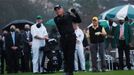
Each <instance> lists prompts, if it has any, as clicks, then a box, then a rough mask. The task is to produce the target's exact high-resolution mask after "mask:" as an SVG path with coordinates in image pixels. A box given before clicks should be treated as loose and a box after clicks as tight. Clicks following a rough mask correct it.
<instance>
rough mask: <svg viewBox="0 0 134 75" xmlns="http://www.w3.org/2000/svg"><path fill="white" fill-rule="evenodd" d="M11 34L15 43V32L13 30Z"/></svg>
mask: <svg viewBox="0 0 134 75" xmlns="http://www.w3.org/2000/svg"><path fill="white" fill-rule="evenodd" d="M11 36H12V40H13V44H14V45H15V32H11Z"/></svg>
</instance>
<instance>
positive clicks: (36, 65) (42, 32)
mask: <svg viewBox="0 0 134 75" xmlns="http://www.w3.org/2000/svg"><path fill="white" fill-rule="evenodd" d="M31 34H32V38H33V40H32V54H33V55H32V63H33V73H36V72H39V70H40V72H43V67H41V62H42V58H43V51H39V48H40V47H43V46H45V44H46V43H45V40H39V39H36V38H34V37H35V36H37V35H38V36H39V37H45V36H46V35H48V33H47V31H46V28H45V26H44V25H43V24H41V27H40V28H37V27H36V24H34V25H32V27H31Z"/></svg>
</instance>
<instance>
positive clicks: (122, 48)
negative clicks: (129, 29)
mask: <svg viewBox="0 0 134 75" xmlns="http://www.w3.org/2000/svg"><path fill="white" fill-rule="evenodd" d="M124 52H125V58H126V66H127V68H128V69H130V68H131V66H130V56H129V55H130V52H129V45H127V44H126V42H125V40H119V45H118V53H119V69H121V70H123V68H124V61H123V54H124Z"/></svg>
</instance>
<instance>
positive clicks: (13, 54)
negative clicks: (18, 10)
mask: <svg viewBox="0 0 134 75" xmlns="http://www.w3.org/2000/svg"><path fill="white" fill-rule="evenodd" d="M15 29H16V27H15V26H14V25H11V27H10V32H9V34H8V35H7V36H6V37H5V46H6V64H7V73H17V72H18V70H19V53H20V43H21V42H20V41H21V37H20V35H19V34H18V33H17V32H15Z"/></svg>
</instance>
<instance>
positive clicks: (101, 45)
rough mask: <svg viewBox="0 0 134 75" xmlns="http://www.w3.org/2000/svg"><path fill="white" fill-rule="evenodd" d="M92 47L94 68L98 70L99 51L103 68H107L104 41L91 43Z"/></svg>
mask: <svg viewBox="0 0 134 75" xmlns="http://www.w3.org/2000/svg"><path fill="white" fill-rule="evenodd" d="M90 49H91V61H92V69H93V71H96V70H98V67H97V59H98V58H97V52H98V53H99V58H100V59H101V65H100V66H101V69H102V70H105V68H106V62H105V55H104V54H105V50H104V49H105V48H104V43H95V44H90Z"/></svg>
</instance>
